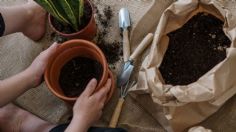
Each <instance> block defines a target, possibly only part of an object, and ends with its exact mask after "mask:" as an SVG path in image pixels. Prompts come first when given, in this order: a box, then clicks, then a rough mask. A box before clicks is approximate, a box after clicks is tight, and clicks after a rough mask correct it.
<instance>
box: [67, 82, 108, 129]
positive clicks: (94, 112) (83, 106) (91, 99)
mask: <svg viewBox="0 0 236 132" xmlns="http://www.w3.org/2000/svg"><path fill="white" fill-rule="evenodd" d="M96 86H97V81H96V79H92V80H91V81H90V82H89V83H88V85H87V87H86V89H85V91H84V92H83V93H82V94H81V95H80V97H79V98H78V99H77V101H76V103H75V105H74V107H73V115H74V116H73V119H72V122H76V124H77V125H78V123H79V124H80V126H81V128H83V129H82V130H85V131H86V129H88V128H89V127H90V126H91V125H92V124H93V123H94V122H95V121H97V120H98V119H99V118H100V116H101V115H102V109H103V107H104V103H105V101H106V98H107V93H108V92H109V90H110V87H111V79H108V80H107V82H106V84H105V85H104V86H103V87H102V88H101V89H100V90H99V91H97V92H95V93H94V91H95V88H96Z"/></svg>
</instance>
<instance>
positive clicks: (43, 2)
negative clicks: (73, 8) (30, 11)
mask: <svg viewBox="0 0 236 132" xmlns="http://www.w3.org/2000/svg"><path fill="white" fill-rule="evenodd" d="M34 1H35V2H37V3H38V4H39V5H40V6H42V7H43V8H44V9H45V10H46V11H47V12H48V13H50V14H51V15H52V16H53V17H55V18H56V19H57V20H58V21H60V22H62V23H67V24H69V21H68V20H66V19H65V18H64V17H63V16H61V15H60V13H59V12H58V11H57V9H56V8H55V6H54V4H53V3H52V1H51V0H34Z"/></svg>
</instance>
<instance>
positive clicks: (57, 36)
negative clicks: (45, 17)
mask: <svg viewBox="0 0 236 132" xmlns="http://www.w3.org/2000/svg"><path fill="white" fill-rule="evenodd" d="M50 36H51V37H50V38H51V41H53V42H57V43H63V42H65V41H67V40H68V38H66V37H63V36H61V35H60V34H57V33H56V32H52V33H51V35H50Z"/></svg>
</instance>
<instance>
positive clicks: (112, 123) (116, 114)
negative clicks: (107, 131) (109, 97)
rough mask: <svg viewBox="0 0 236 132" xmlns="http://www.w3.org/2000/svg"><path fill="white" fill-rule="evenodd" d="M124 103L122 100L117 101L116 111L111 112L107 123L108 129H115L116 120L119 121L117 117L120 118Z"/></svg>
mask: <svg viewBox="0 0 236 132" xmlns="http://www.w3.org/2000/svg"><path fill="white" fill-rule="evenodd" d="M124 101H125V100H124V98H120V99H119V101H118V103H117V105H116V109H115V111H114V112H113V115H112V118H111V121H110V123H109V127H111V128H116V126H117V123H118V120H119V117H120V113H121V110H122V107H123V104H124Z"/></svg>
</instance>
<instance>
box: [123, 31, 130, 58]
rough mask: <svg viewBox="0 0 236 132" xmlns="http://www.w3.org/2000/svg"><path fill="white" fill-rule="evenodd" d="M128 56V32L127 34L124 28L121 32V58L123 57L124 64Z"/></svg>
mask: <svg viewBox="0 0 236 132" xmlns="http://www.w3.org/2000/svg"><path fill="white" fill-rule="evenodd" d="M129 56H130V45H129V32H128V29H127V28H125V29H124V30H123V57H124V62H126V61H128V60H129Z"/></svg>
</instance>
